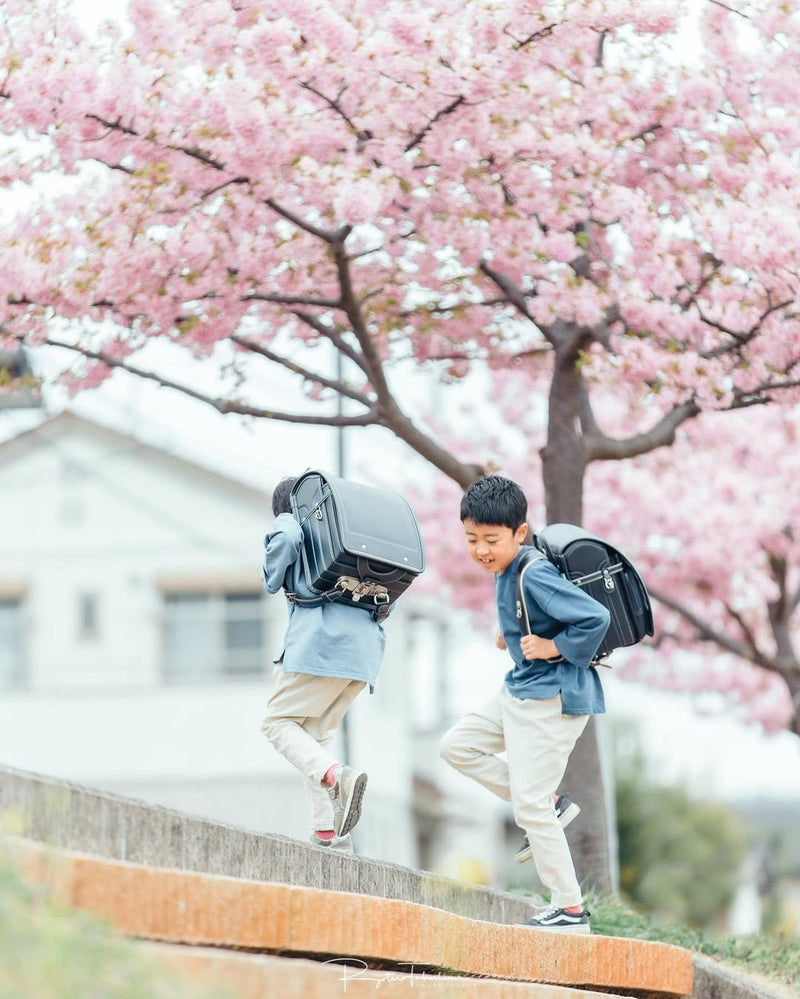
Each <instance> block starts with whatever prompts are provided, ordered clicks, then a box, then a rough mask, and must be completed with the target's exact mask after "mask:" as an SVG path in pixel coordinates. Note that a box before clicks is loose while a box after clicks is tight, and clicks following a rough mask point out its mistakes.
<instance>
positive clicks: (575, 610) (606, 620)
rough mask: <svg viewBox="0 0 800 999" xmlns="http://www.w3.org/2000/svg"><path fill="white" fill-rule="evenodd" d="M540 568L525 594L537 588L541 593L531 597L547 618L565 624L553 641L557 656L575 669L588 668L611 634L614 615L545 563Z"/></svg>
mask: <svg viewBox="0 0 800 999" xmlns="http://www.w3.org/2000/svg"><path fill="white" fill-rule="evenodd" d="M540 565H541V567H542V568H541V569H540V570H539V571H538V572H537V573H536V576H535V581H534V579H532V578H530V576H526V579H525V582H526V592H527V589H528V585H532V586H536V587H537V589H538V592H535V593H533V594H531V595H532V596H533V599H538V600H539V602H540V605H541V606H542V608H543V610H544V611H545V613H546V614H548V615H549V616H550V617H552V618H555V619H556V620H557V621H562V622H563V623H564V629H563V631H560V632H559V633H558V634H557V635H556V636H555V637H554V638H553V643H554V644H555V647H556V649H557V650H558V653H557V654H560V655H562V656H563V657H564V658H565V659H566V660H567V661H568V662H571V663H574V664H575V665H576V666H589V665H590V663H591V661H592V656H594V654H595V652H597V649H598V648H599V646H600V642H601V641H602V640H603V636H604V635H605V633H606V632H607V631H608V626H609V624H610V622H611V615H610V614H609V612H608V610H607V609H606V608H605V607H604V606H603V605H602V604H601V603H598V601H597V600H595V599H594V597H590V596H589V594H588V593H586V592H585V591H584V590H582V589H581V588H580V587H579V586H576V585H575V584H574V583H571V582H570V581H569V580H568V579H564V577H563V576H561V574H560V573H559V572H558V570H557V569H556V568H555V567H554V566H552V565H551V564H550V563H547V562H544V561H542V562H541V563H540ZM523 654H524V652H523ZM547 658H549V657H547Z"/></svg>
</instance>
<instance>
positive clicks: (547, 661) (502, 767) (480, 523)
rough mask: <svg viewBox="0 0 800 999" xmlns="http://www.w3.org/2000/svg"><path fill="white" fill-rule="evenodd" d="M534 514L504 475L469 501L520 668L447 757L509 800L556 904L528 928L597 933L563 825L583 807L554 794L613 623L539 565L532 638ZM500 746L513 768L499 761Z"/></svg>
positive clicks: (596, 688)
mask: <svg viewBox="0 0 800 999" xmlns="http://www.w3.org/2000/svg"><path fill="white" fill-rule="evenodd" d="M527 510H528V503H527V499H526V498H525V494H524V493H523V491H522V489H521V488H520V487H519V486H518V485H517V483H515V482H512V481H511V480H510V479H506V478H503V477H502V476H500V475H489V476H485V477H484V478H482V479H478V481H477V482H474V483H473V484H472V485H471V486H470V487H469V488H468V489H467V491H466V492H465V493H464V496H463V497H462V500H461V521H462V523H463V525H464V532H465V536H466V542H467V549H468V551H469V553H470V555H471V556H472V558H473V559H474V560H475V561H476V562H477V563H478V565H480V566H482V567H483V568H484V569H485V570H486V571H487V572H492V573H494V574H495V596H496V600H497V613H498V618H499V624H500V631H499V634H498V640H497V644H498V646H499V647H500V648H502V649H508V652H509V653H510V655H511V658H512V660H513V664H512V667H511V669H510V670H509V671H508V673H506V676H505V683H504V684H503V687H502V688H501V690H500V692H499V693H498V694H497V695H496V696H495V697H493V698H492V699H491V700H490V701H489V702H488V704H486V705H484V706H483V707H482V708H480V709H479V710H478V711H476V712H475V713H473V714H469V715H467V716H466V717H465V718H463V719H462V720H461V721H460V722H458V723H457V724H456V725H455V726H454V727H453V728H451V729H450V731H449V732H447V733H446V735H445V736H444V738H443V739H442V745H441V754H442V757H443V758H444V760H445V761H446V762H447V763H449V764H450V765H451V766H452V767H454V768H455V769H456V770H458V771H460V772H461V773H463V774H465V775H466V776H468V777H471V778H472V779H473V780H476V781H478V783H480V784H483V786H484V787H486V788H488V789H489V790H490V791H492V792H493V793H494V794H496V795H498V797H500V798H502V799H503V800H504V801H510V802H511V803H512V806H513V808H514V818H515V820H516V822H517V824H518V825H519V826H521V827H522V828H523V829H524V830H525V834H526V836H527V842H528V844H529V845H530V854H531V855H532V856H533V861H534V864H535V865H536V871H537V873H538V875H539V879H540V881H541V882H542V884H543V885H544V886H545V888H547V889H548V890H549V891H550V905H549V906H548V907H547V908H545V909H544V910H542V911H539V912H537V913H536V914H535V915H534V916H533V917H532V918H531V919H529V920H527V921H526V923H525V925H526V926H532V927H535V928H538V929H549V930H559V931H562V932H571V933H589V932H590V928H589V913H588V912H587V911H586V910H585V909H584V908H583V896H582V894H581V889H580V885H579V884H578V880H577V877H576V875H575V867H574V864H573V862H572V856H571V854H570V851H569V845H568V844H567V839H566V836H565V835H564V828H563V827H564V826H565V825H566V824H567V822H568V821H569V819H570V818H572V817H574V815H576V814H577V811H578V809H577V806H575V805H573V804H572V802H569V800H568V799H565V798H564V797H563V796H561V797H560V798H559V797H558V796H557V794H556V790H557V788H558V785H559V784H560V782H561V780H562V778H563V776H564V771H565V770H566V767H567V761H568V760H569V755H570V753H571V752H572V749H573V747H574V745H575V743H576V742H577V740H578V737H579V736H580V734H581V732H583V729H584V728H585V726H586V723H587V721H588V719H589V715H591V714H599V713H601V712H603V711H605V701H604V698H603V688H602V685H601V683H600V677H599V676H598V674H597V670H596V669H595V667H594V666H592V665H591V660H592V656H594V654H595V652H596V651H597V649H598V647H599V645H600V642H601V641H602V639H603V636H604V635H605V633H606V631H607V629H608V625H609V621H610V615H609V613H608V611H607V610H606V608H605V607H603V606H602V604H599V603H598V602H597V601H596V600H595V599H594V598H593V597H590V596H589V595H588V594H587V593H584V592H583V590H581V589H580V587H578V586H575V584H574V583H571V582H569V581H568V580H566V579H564V578H563V577H562V576H561V574H560V573H559V572H558V570H557V569H556V568H555V566H553V565H552V563H551V562H549V561H548V560H547V559H544V558H543V559H539V560H537V561H535V562H533V563H532V564H531V565H530V567H529V568H528V569H527V570H526V573H525V576H524V595H525V601H526V605H527V608H528V616H529V618H530V625H531V632H532V634H530V635H528V634H523V633H522V631H521V627H520V622H519V621H518V619H517V613H516V592H515V588H516V576H517V563H518V560H519V556H520V553H521V552H522V544H523V542H524V540H525V538H526V536H527V534H528V525H527V523H526V517H527ZM504 750H505V753H506V760H503V759H501V758H500V756H499V754H500V753H502V752H503V751H504ZM506 761H507V762H506ZM521 852H522V851H521ZM518 859H527V857H524V858H519V856H518Z"/></svg>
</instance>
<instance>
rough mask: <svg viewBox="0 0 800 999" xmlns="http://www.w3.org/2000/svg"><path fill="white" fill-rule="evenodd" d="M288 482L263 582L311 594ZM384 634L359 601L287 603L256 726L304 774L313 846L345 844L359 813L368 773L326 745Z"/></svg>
mask: <svg viewBox="0 0 800 999" xmlns="http://www.w3.org/2000/svg"><path fill="white" fill-rule="evenodd" d="M294 482H295V479H294V478H285V479H282V480H281V481H280V482H279V483H278V485H277V486H276V487H275V491H274V492H273V494H272V512H273V514H274V515H275V520H274V521H273V522H272V524H271V525H270V527H269V530H268V531H267V534H266V537H265V538H264V588H265V589H266V591H267V592H268V593H277V592H278V590H280V589H281V588H282V587H283V586H284V584H285V585H286V588H287V589H288V590H289V591H291V592H292V593H296V594H297V595H298V596H299V597H304V598H310V597H313V596H314V594H313V593H312V592H311V590H310V589H309V588H308V586H307V585H306V582H305V579H304V576H303V568H302V561H301V559H300V552H301V550H302V547H303V532H302V529H301V527H300V525H299V524H298V522H297V521H296V520H295V518H294V516H293V515H292V513H291V504H290V499H289V497H290V494H291V489H292V486H293V485H294ZM385 641H386V638H385V635H384V631H383V628H382V627H381V625H380V623H379V622H378V621H376V620H375V619H374V618H373V617H372V615H371V614H370V613H368V612H367V611H365V610H363V609H361V608H359V607H350V606H347V605H346V604H342V603H334V602H332V601H324V602H323V603H322V604H320V605H319V606H316V607H312V606H305V605H303V604H294V603H291V602H290V603H289V622H288V625H287V628H286V635H285V637H284V645H283V651H282V653H281V655H280V657H279V658H278V659H277V660H276V666H275V671H274V687H273V691H272V696H271V697H270V699H269V701H268V702H267V714H266V716H265V718H264V721H263V723H262V725H261V731H262V732H263V733H264V735H266V737H267V739H269V741H270V742H271V743H272V745H273V746H274V747H275V748H276V749H277V750H278V752H279V753H281V755H283V756H284V757H285V758H286V759H287V760H288V761H289V762H290V763H291V764H293V765H294V766H295V767H297V769H298V770H299V771H300V772H301V773H302V774H303V776H304V777H305V779H306V791H307V796H308V800H309V803H310V806H311V842H312V843H314V844H316V845H317V846H333V847H335V848H337V849H342V850H345V851H349V852H352V845H351V843H350V836H349V833H350V830H351V829H352V828H353V826H355V824H356V822H358V820H359V818H360V815H361V802H362V798H363V795H364V790H365V788H366V785H367V774H366V773H365V772H364V771H363V770H358V769H355V768H353V767H349V766H345V765H343V764H342V763H340V762H339V761H338V760H337V759H336V758H335V757H334V756H333V755H332V754H331V752H330V748H329V747H330V744H331V743H332V741H333V738H334V734H335V732H336V729H337V728H338V726H339V724H340V722H341V720H342V718H344V716H345V714H346V712H347V711H348V709H349V708H350V706H351V704H352V703H353V701H354V700H355V698H356V697H357V696H358V694H359V693H361V691H362V690H363V689H364V687H365V686H367V684H369V686H370V687H372V686H374V684H375V679H376V677H377V674H378V669H379V667H380V664H381V660H382V658H383V649H384V644H385Z"/></svg>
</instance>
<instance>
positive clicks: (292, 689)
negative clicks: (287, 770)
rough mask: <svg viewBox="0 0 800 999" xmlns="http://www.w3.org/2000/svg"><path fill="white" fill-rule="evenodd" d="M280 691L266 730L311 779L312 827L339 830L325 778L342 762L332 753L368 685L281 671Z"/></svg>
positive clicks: (308, 793) (276, 690)
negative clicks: (348, 715) (346, 719)
mask: <svg viewBox="0 0 800 999" xmlns="http://www.w3.org/2000/svg"><path fill="white" fill-rule="evenodd" d="M273 677H274V688H273V691H272V695H271V697H270V699H269V701H267V713H266V715H265V716H264V721H263V722H262V723H261V731H262V732H263V733H264V735H265V736H266V737H267V738H268V739H269V741H270V742H271V743H272V745H273V746H274V747H275V748H276V749H277V750H278V752H279V753H280V754H281V755H282V756H285V757H286V759H287V760H288V761H289V762H290V763H291V764H292V765H293V766H295V767H297V769H298V770H299V771H300V773H301V774H302V775H303V776H304V777H305V787H306V797H307V798H308V802H309V805H310V806H311V828H312V830H315V829H333V809H332V807H331V800H330V797H329V795H328V791H327V788H326V787H324V786H323V784H322V778H323V777H324V776H325V774H326V773H327V772H328V770H329V769H330V768H331V767H332V766H334V764H336V763H339V762H341V761H340V760H337V759H336V757H335V756H332V755H331V753H330V750H329V748H328V747H329V746H330V744H331V743H332V742H333V737H334V734H335V732H336V729H337V728H338V726H339V723H340V722H341V720H342V718H344V716H345V714H346V712H347V710H348V708H349V707H350V705H351V704H352V703H353V701H354V700H355V698H356V697H357V696H358V694H360V693H361V691H362V690H363V689H364V687H365V686H366V685H365V684H364V683H363V681H361V680H342V679H339V678H338V677H332V676H312V675H311V674H309V673H284V672H283V670H282V669H281V668H280V667H279V666H276V667H275V671H274V673H273Z"/></svg>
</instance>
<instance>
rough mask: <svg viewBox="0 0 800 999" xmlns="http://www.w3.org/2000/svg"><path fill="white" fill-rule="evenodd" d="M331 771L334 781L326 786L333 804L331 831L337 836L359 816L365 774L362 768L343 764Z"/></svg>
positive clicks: (364, 785) (365, 780)
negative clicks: (329, 785) (357, 768)
mask: <svg viewBox="0 0 800 999" xmlns="http://www.w3.org/2000/svg"><path fill="white" fill-rule="evenodd" d="M333 773H334V776H335V778H336V783H335V784H334V785H333V787H330V788H328V794H329V795H330V796H331V804H332V805H333V831H334V832H335V833H336V835H337V836H345V835H346V834H347V833H349V832H350V830H351V829H352V828H353V826H354V825H355V824H356V822H358V820H359V819H360V818H361V799H362V798H363V797H364V790H365V788H366V786H367V775H366V773H365V772H364V771H363V770H354V769H353V767H348V766H344V765H342V766H338V767H337V768H336V769H335V770H334V772H333Z"/></svg>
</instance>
